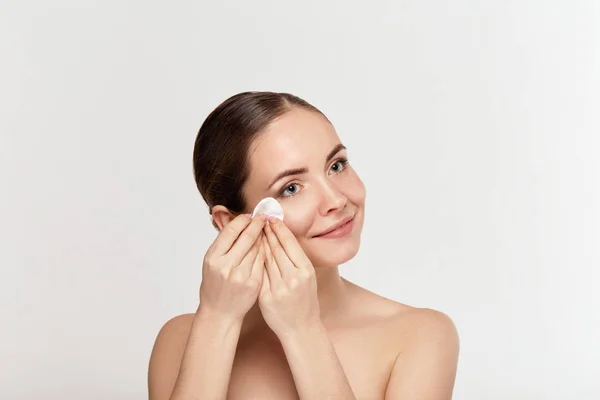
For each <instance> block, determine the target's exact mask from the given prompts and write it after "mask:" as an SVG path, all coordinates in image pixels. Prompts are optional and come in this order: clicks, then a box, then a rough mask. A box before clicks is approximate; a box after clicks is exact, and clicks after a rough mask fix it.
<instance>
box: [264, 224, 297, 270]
mask: <svg viewBox="0 0 600 400" xmlns="http://www.w3.org/2000/svg"><path fill="white" fill-rule="evenodd" d="M265 233H266V236H267V241H268V242H269V247H270V248H271V253H272V254H273V257H274V258H275V262H276V263H277V265H278V266H279V269H280V271H281V276H282V277H283V278H285V277H286V275H287V274H289V273H290V272H292V271H293V270H294V269H296V267H295V266H294V263H293V262H292V260H290V259H289V257H288V256H287V254H286V253H285V251H284V250H283V247H281V243H279V239H277V236H276V235H275V232H273V229H271V227H270V224H269V223H267V224H266V225H265Z"/></svg>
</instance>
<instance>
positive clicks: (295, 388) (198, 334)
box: [148, 92, 458, 400]
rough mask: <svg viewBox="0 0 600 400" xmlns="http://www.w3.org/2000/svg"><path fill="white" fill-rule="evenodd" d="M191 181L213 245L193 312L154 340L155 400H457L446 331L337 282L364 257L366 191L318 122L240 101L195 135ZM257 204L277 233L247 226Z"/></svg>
mask: <svg viewBox="0 0 600 400" xmlns="http://www.w3.org/2000/svg"><path fill="white" fill-rule="evenodd" d="M194 171H195V178H196V183H197V186H198V189H199V190H200V193H201V194H202V196H203V198H204V200H205V201H206V203H207V204H208V206H209V209H210V210H211V214H212V218H213V225H214V226H215V227H216V228H217V229H218V230H219V234H218V236H217V238H216V239H215V241H214V242H213V244H212V245H211V247H210V248H209V249H208V251H207V253H206V255H205V258H204V264H203V270H202V271H203V272H202V283H201V285H200V305H199V307H198V309H197V311H196V312H195V313H193V314H186V315H181V316H178V317H175V318H173V319H171V320H170V321H168V322H167V323H166V324H165V325H164V326H163V328H162V329H161V330H160V332H159V334H158V337H157V339H156V343H155V345H154V348H153V350H152V356H151V359H150V366H149V373H148V382H149V383H148V384H149V394H150V399H151V400H164V399H226V398H227V399H230V400H236V399H261V400H268V399H276V400H285V399H298V398H300V399H318V400H321V399H365V400H366V399H421V400H426V399H432V400H433V399H435V400H438V399H450V398H451V397H452V390H453V386H454V379H455V375H456V365H457V359H458V335H457V332H456V329H455V326H454V324H453V323H452V321H451V320H450V318H448V317H447V316H446V315H445V314H442V313H440V312H438V311H434V310H430V309H421V308H414V307H410V306H408V305H404V304H400V303H397V302H395V301H392V300H389V299H386V298H383V297H381V296H378V295H376V294H374V293H372V292H370V291H368V290H366V289H363V288H361V287H359V286H357V285H355V284H353V283H351V282H349V281H347V280H346V279H344V278H342V277H341V276H340V274H339V270H338V265H339V264H342V263H345V262H347V261H348V260H350V259H351V258H353V257H354V256H355V255H356V254H357V252H358V249H359V245H360V235H361V230H362V227H363V222H364V211H365V197H366V192H365V187H364V185H363V183H362V181H361V180H360V178H359V177H358V175H357V173H356V171H354V170H353V169H352V167H351V166H350V164H349V163H348V158H347V151H346V148H345V147H344V145H343V144H342V143H341V142H340V139H339V137H338V135H337V133H336V131H335V129H334V127H333V126H332V124H331V123H330V122H329V120H328V119H327V118H326V117H325V116H324V115H323V114H322V113H321V112H320V111H319V110H317V109H316V108H315V107H313V106H312V105H310V104H308V103H307V102H306V101H304V100H302V99H300V98H298V97H296V96H293V95H290V94H286V93H270V92H251V93H241V94H238V95H235V96H233V97H231V98H229V99H228V100H226V101H225V102H224V103H222V104H221V105H220V106H219V107H217V108H216V109H215V110H214V111H213V112H212V113H211V114H210V115H209V116H208V118H207V119H206V121H205V122H204V124H203V125H202V127H201V128H200V131H199V133H198V136H197V138H196V143H195V148H194ZM265 197H273V198H275V199H276V200H277V201H278V202H279V203H280V204H281V206H282V208H283V210H284V222H282V221H279V220H277V219H274V220H273V221H270V220H266V219H265V217H264V216H256V217H254V218H251V217H250V216H249V214H248V213H251V212H252V210H253V209H254V207H255V206H256V204H257V203H258V202H259V201H260V200H261V199H263V198H265ZM271 219H273V218H272V217H271ZM370 268H372V269H376V268H377V267H376V266H370Z"/></svg>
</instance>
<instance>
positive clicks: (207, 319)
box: [194, 306, 244, 328]
mask: <svg viewBox="0 0 600 400" xmlns="http://www.w3.org/2000/svg"><path fill="white" fill-rule="evenodd" d="M194 319H195V320H196V321H199V322H201V323H206V324H209V325H210V326H215V327H216V326H218V327H223V328H241V327H242V322H243V321H244V319H243V318H237V317H235V316H232V315H228V314H225V313H222V312H216V311H213V310H210V309H208V308H207V307H202V306H198V310H197V311H196V316H195V318H194Z"/></svg>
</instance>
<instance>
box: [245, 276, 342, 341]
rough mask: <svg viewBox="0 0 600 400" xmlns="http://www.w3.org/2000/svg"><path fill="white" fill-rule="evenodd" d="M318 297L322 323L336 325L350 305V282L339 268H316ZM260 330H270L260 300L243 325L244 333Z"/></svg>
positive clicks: (249, 312)
mask: <svg viewBox="0 0 600 400" xmlns="http://www.w3.org/2000/svg"><path fill="white" fill-rule="evenodd" d="M315 271H316V277H317V297H318V299H319V309H320V310H321V321H323V324H324V325H325V326H327V325H328V324H329V323H332V324H333V323H335V320H336V316H338V315H341V314H342V310H343V307H344V306H345V305H347V304H348V302H347V295H348V286H349V285H348V281H346V280H345V279H344V278H342V277H341V276H340V273H339V270H338V267H337V266H335V267H323V268H316V269H315ZM260 328H264V329H266V328H268V326H267V323H266V322H265V320H264V318H263V316H262V313H261V311H260V308H259V306H258V300H257V301H256V303H254V305H253V306H252V308H251V309H250V311H248V313H247V314H246V316H245V318H244V322H243V324H242V333H244V332H250V331H255V330H256V329H260Z"/></svg>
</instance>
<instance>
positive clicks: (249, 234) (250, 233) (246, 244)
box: [225, 217, 265, 265]
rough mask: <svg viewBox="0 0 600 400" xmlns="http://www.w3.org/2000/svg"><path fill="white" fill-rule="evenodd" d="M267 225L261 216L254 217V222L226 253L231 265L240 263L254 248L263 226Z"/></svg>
mask: <svg viewBox="0 0 600 400" xmlns="http://www.w3.org/2000/svg"><path fill="white" fill-rule="evenodd" d="M264 226H265V220H264V218H261V217H256V218H253V219H252V222H250V224H249V225H248V227H247V228H246V229H244V231H243V232H242V233H240V235H239V236H238V238H237V240H236V241H235V243H234V244H233V245H232V246H231V249H229V251H228V252H227V253H226V254H225V257H227V259H228V261H229V262H230V263H231V265H238V264H239V263H240V261H242V258H244V256H245V255H246V253H248V251H249V250H250V249H251V248H252V246H253V245H254V243H255V242H256V241H257V240H258V237H259V235H260V233H261V232H262V229H263V227H264Z"/></svg>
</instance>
